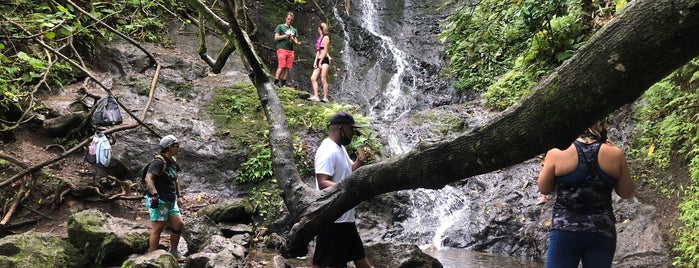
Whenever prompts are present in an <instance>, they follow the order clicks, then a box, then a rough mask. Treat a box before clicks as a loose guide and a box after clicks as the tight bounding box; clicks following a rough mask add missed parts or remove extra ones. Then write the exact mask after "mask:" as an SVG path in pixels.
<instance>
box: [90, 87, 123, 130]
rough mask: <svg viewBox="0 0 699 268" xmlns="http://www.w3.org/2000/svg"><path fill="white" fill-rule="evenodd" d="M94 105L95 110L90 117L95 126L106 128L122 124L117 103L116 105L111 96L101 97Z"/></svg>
mask: <svg viewBox="0 0 699 268" xmlns="http://www.w3.org/2000/svg"><path fill="white" fill-rule="evenodd" d="M95 105H97V108H96V109H95V113H94V114H93V115H92V119H93V121H94V122H95V125H98V126H105V127H108V126H116V125H119V124H121V123H122V122H123V119H122V118H121V111H119V103H117V101H116V99H115V98H114V96H113V95H112V94H109V95H107V96H104V97H102V98H101V99H99V100H98V101H97V102H96V103H95Z"/></svg>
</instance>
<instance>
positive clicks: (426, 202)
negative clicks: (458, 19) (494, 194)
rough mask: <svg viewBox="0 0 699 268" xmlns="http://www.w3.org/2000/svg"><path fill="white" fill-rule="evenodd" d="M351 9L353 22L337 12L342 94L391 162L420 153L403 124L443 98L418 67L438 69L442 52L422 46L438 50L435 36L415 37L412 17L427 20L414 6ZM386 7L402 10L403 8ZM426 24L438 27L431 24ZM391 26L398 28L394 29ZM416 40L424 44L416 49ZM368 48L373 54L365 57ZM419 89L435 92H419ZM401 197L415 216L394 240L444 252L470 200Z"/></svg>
mask: <svg viewBox="0 0 699 268" xmlns="http://www.w3.org/2000/svg"><path fill="white" fill-rule="evenodd" d="M352 3H353V10H352V12H351V13H352V15H351V16H350V17H349V18H348V17H344V18H343V16H342V14H343V12H342V11H338V10H337V9H334V10H333V13H334V16H335V21H336V23H337V24H338V27H339V28H340V29H343V31H342V32H341V34H342V37H343V38H344V40H343V44H342V49H341V51H340V53H341V58H342V61H343V63H344V65H345V66H346V70H345V73H344V76H343V80H342V86H341V91H342V92H343V93H344V94H343V95H344V96H347V100H345V101H346V102H348V103H357V104H359V105H360V106H362V107H363V108H364V109H365V110H366V111H367V113H368V115H369V116H370V117H372V118H373V120H374V122H376V123H375V124H373V126H374V127H376V128H379V130H380V131H379V132H380V134H379V135H381V138H382V139H383V140H384V141H386V151H387V153H388V156H393V155H397V154H402V153H405V152H408V151H409V150H411V149H413V148H414V147H415V145H416V144H417V140H418V137H415V135H414V133H412V131H411V130H410V128H406V127H405V126H404V123H402V122H401V121H400V120H401V119H404V118H406V117H408V116H409V115H411V114H413V113H415V112H416V111H418V110H420V109H426V108H430V107H429V105H424V103H423V104H420V103H419V99H420V97H421V96H424V95H429V94H435V92H439V90H436V89H435V88H438V87H439V86H440V85H439V84H438V83H434V81H433V80H434V78H431V77H428V76H430V75H434V74H431V73H428V72H426V71H424V70H422V72H420V71H416V70H417V69H416V68H415V67H416V66H431V65H433V64H438V63H439V60H437V59H438V58H439V55H440V53H441V52H439V51H438V50H435V49H428V50H429V53H426V52H424V51H423V50H422V48H421V47H420V45H421V44H422V43H423V42H425V43H426V46H427V47H431V48H435V47H438V46H436V45H433V44H436V43H438V41H436V37H435V36H434V35H432V36H411V35H410V33H414V32H416V31H415V30H413V29H411V28H409V27H413V26H412V25H411V24H410V23H407V21H408V20H410V18H412V17H423V18H424V17H425V16H426V15H425V14H420V15H416V14H413V13H414V11H410V10H409V8H405V6H408V7H409V6H411V3H410V1H403V2H402V3H399V2H390V3H389V2H388V1H372V0H358V1H352ZM355 3H356V4H355ZM387 5H396V6H400V5H402V6H403V8H395V6H394V7H387ZM422 5H425V4H422ZM356 9H359V10H356ZM434 10H435V8H425V10H424V11H431V12H433V13H434ZM392 12H393V13H392ZM432 16H436V15H434V14H432ZM391 20H399V21H398V22H396V21H391ZM423 23H434V21H432V20H429V19H427V20H425V21H423ZM386 24H393V25H398V26H397V28H393V29H391V28H390V27H386ZM400 25H405V26H400ZM415 39H418V40H420V41H419V42H417V43H411V42H414V41H412V40H415ZM430 40H431V41H430ZM416 44H417V45H416ZM411 46H412V47H411ZM369 47H370V52H371V53H370V54H368V53H364V52H367V51H362V49H365V48H369ZM358 48H359V49H358ZM373 57H375V58H373ZM435 70H438V68H435ZM418 88H426V89H427V91H433V92H420V91H419V89H418ZM358 89H360V90H358ZM358 91H359V92H358ZM399 194H406V195H408V196H409V197H408V198H409V200H410V202H411V204H409V210H410V212H409V213H408V214H409V215H410V216H409V218H408V219H406V220H405V221H404V222H402V223H401V225H402V226H403V227H404V228H405V229H402V231H401V232H400V233H398V234H396V235H395V237H394V238H393V239H397V240H403V241H405V242H411V243H418V244H423V245H425V246H427V245H434V246H435V247H436V248H440V247H441V246H442V242H441V241H442V239H443V237H442V236H443V235H444V233H445V231H446V230H447V229H449V228H450V227H451V226H452V225H453V224H454V223H455V222H456V221H457V220H458V219H459V217H460V216H461V214H463V213H464V212H465V210H467V209H468V207H469V206H468V205H467V204H468V200H467V199H466V196H467V195H466V194H464V193H463V191H462V190H460V189H458V188H454V187H450V186H447V187H445V188H443V189H441V190H426V189H417V190H409V191H401V192H399Z"/></svg>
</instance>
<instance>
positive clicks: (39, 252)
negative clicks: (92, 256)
mask: <svg viewBox="0 0 699 268" xmlns="http://www.w3.org/2000/svg"><path fill="white" fill-rule="evenodd" d="M86 264H87V260H86V259H85V258H84V257H83V256H81V255H80V253H79V251H78V249H76V248H75V247H74V246H73V245H71V244H70V243H68V242H67V241H65V240H63V239H61V238H59V237H55V236H52V235H50V234H45V233H38V232H34V231H29V232H26V233H22V234H18V235H10V236H7V237H4V238H2V239H0V267H85V266H86Z"/></svg>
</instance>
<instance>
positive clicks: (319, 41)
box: [316, 35, 325, 51]
mask: <svg viewBox="0 0 699 268" xmlns="http://www.w3.org/2000/svg"><path fill="white" fill-rule="evenodd" d="M323 37H325V35H321V36H318V39H317V40H316V51H321V50H323V47H322V46H323Z"/></svg>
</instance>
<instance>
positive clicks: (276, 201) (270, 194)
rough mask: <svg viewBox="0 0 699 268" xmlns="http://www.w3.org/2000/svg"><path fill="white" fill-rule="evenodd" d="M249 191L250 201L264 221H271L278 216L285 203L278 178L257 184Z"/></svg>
mask: <svg viewBox="0 0 699 268" xmlns="http://www.w3.org/2000/svg"><path fill="white" fill-rule="evenodd" d="M248 192H250V198H249V200H250V202H251V203H252V204H253V205H254V206H255V208H256V211H257V215H258V216H260V217H261V218H262V219H263V221H270V220H274V219H277V218H278V216H279V215H280V213H281V211H282V208H283V206H284V203H283V202H282V197H281V194H280V191H279V187H278V186H277V180H276V179H271V180H268V181H264V182H260V183H258V184H255V186H253V187H252V189H249V190H248Z"/></svg>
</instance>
